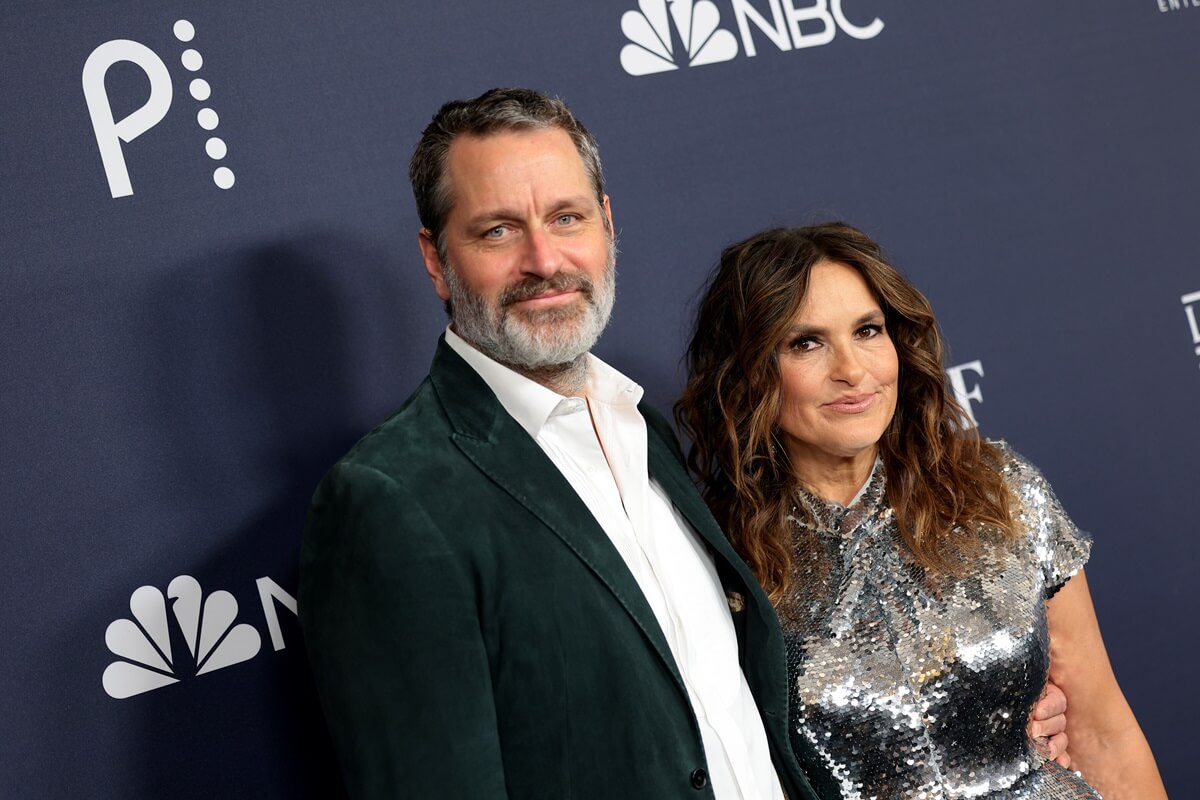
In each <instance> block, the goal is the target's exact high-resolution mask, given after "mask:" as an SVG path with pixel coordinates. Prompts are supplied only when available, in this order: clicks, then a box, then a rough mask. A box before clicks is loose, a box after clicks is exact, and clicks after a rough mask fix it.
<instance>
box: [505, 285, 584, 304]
mask: <svg viewBox="0 0 1200 800" xmlns="http://www.w3.org/2000/svg"><path fill="white" fill-rule="evenodd" d="M579 292H580V290H579V289H578V288H577V287H571V288H569V289H547V290H546V291H544V292H538V293H537V294H534V295H530V296H529V297H521V298H518V299H516V300H514V301H513V304H514V305H516V304H518V303H519V304H521V305H525V306H535V307H536V306H553V305H559V304H560V303H565V302H569V301H570V300H573V299H574V298H575V296H576V295H578V294H579Z"/></svg>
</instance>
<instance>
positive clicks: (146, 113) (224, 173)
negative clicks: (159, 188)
mask: <svg viewBox="0 0 1200 800" xmlns="http://www.w3.org/2000/svg"><path fill="white" fill-rule="evenodd" d="M172 32H173V33H174V34H175V38H176V39H178V40H179V41H180V42H182V43H187V42H191V41H192V40H193V39H194V38H195V37H196V28H195V26H194V25H192V23H190V22H188V21H187V20H185V19H181V20H178V21H177V22H176V23H175V25H174V26H173V28H172ZM122 61H125V62H129V63H131V64H133V65H135V66H137V67H138V68H139V69H141V71H142V72H143V73H144V74H145V76H146V78H147V79H148V80H149V81H150V96H149V97H148V98H146V102H145V103H143V104H142V105H141V106H140V107H139V108H137V109H135V110H134V111H132V112H130V113H129V114H128V115H127V116H125V117H122V118H121V119H120V120H114V119H113V113H112V106H111V104H110V103H109V98H108V90H107V89H106V88H105V86H104V78H105V76H106V75H107V74H108V70H109V68H111V67H112V66H113V65H114V64H117V63H119V62H122ZM179 61H180V63H181V64H182V65H183V68H184V69H185V70H187V71H188V72H189V73H191V74H193V75H196V77H193V78H192V80H191V81H190V82H189V83H188V92H189V93H190V94H191V96H192V98H193V99H194V100H195V101H196V102H197V103H198V104H201V108H200V109H199V111H198V112H197V113H196V123H197V124H198V125H199V126H200V127H201V128H202V129H204V130H205V131H214V130H216V128H217V125H218V124H219V122H220V120H219V118H218V117H217V112H216V111H214V110H213V109H212V108H210V107H209V106H208V105H204V104H205V103H206V102H207V101H208V100H209V98H210V97H211V96H212V87H211V86H210V85H209V83H208V81H206V80H204V79H203V78H201V77H199V75H197V74H196V73H199V72H200V70H201V69H202V68H203V66H204V58H203V57H202V56H201V55H200V51H198V50H196V49H194V48H191V47H189V48H187V49H185V50H184V51H183V52H182V53H181V54H180V56H179ZM173 94H174V89H173V87H172V83H171V73H170V72H169V71H168V70H167V65H166V64H165V63H164V62H163V60H162V59H161V58H159V57H158V55H157V54H156V53H155V52H154V51H153V50H151V49H150V48H149V47H147V46H146V45H144V44H142V43H140V42H134V41H130V40H129V39H113V40H112V41H109V42H105V43H104V44H102V45H100V46H99V47H97V48H96V49H95V50H93V51H92V53H91V55H89V56H88V57H87V61H86V62H84V65H83V96H84V99H85V100H86V101H87V107H88V114H89V115H91V118H92V130H93V131H95V134H96V146H97V147H98V148H99V150H100V161H101V162H102V163H103V165H104V174H105V176H106V177H107V178H108V189H109V193H110V194H111V195H112V196H113V197H114V198H116V197H128V196H129V195H131V194H133V186H132V184H131V183H130V181H129V169H128V168H127V167H126V164H125V151H124V148H123V147H122V142H124V143H125V144H128V143H130V142H132V141H133V140H134V139H136V138H138V137H139V136H141V135H142V134H143V133H145V132H146V131H148V130H150V129H151V128H153V127H154V126H155V125H157V124H158V123H160V122H162V120H163V118H164V117H166V116H167V111H169V110H170V108H171V100H172V97H173ZM227 151H228V148H227V146H226V144H225V141H224V140H223V139H221V138H219V137H217V136H210V137H208V138H207V139H206V140H205V142H204V152H205V153H207V154H208V157H209V158H211V159H212V160H213V161H221V160H222V159H224V158H225V155H226V152H227ZM233 182H234V174H233V170H231V169H230V168H229V167H226V166H220V167H217V168H216V170H214V171H213V183H215V184H216V185H217V186H219V187H220V188H222V189H228V188H230V187H232V186H233Z"/></svg>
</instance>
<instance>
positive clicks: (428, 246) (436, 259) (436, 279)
mask: <svg viewBox="0 0 1200 800" xmlns="http://www.w3.org/2000/svg"><path fill="white" fill-rule="evenodd" d="M417 243H418V244H419V245H421V258H422V259H424V261H425V273H426V274H427V275H429V280H430V281H431V282H432V283H433V290H434V291H435V292H437V296H438V297H440V298H442V299H443V300H449V299H450V290H449V289H447V288H446V278H445V276H444V275H443V274H442V271H443V266H442V259H441V257H440V256H439V255H438V249H437V242H436V241H434V237H433V232H432V231H430V230H429V228H421V231H420V233H418V234H417Z"/></svg>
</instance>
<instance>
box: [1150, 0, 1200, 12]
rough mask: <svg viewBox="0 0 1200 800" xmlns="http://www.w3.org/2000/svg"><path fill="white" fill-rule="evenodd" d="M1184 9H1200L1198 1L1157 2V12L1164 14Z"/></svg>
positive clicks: (1163, 0)
mask: <svg viewBox="0 0 1200 800" xmlns="http://www.w3.org/2000/svg"><path fill="white" fill-rule="evenodd" d="M1184 8H1200V0H1158V10H1159V11H1162V12H1164V13H1165V12H1167V11H1179V10H1181V9H1184Z"/></svg>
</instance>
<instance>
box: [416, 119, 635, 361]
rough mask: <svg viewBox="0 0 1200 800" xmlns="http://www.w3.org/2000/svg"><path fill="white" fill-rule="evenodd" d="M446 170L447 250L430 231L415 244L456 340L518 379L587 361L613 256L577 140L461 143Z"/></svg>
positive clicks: (606, 215) (606, 305) (601, 318)
mask: <svg viewBox="0 0 1200 800" xmlns="http://www.w3.org/2000/svg"><path fill="white" fill-rule="evenodd" d="M446 166H447V174H448V177H449V180H450V186H451V194H452V196H453V198H454V204H453V207H452V208H451V210H450V213H449V215H448V216H447V218H446V223H445V228H444V229H443V232H442V241H443V250H442V252H441V253H439V252H438V249H437V247H436V243H435V242H434V241H433V239H432V237H431V236H430V235H429V233H428V231H422V233H421V239H420V241H421V251H422V255H423V256H424V259H425V268H426V271H427V272H428V273H429V277H430V279H431V280H432V281H433V285H434V288H435V289H436V291H437V293H438V296H439V297H441V298H442V299H443V300H449V301H450V303H451V306H452V307H453V311H452V320H451V322H452V324H453V327H454V330H455V332H457V333H458V334H459V335H460V336H462V337H463V338H464V339H466V340H467V341H469V342H470V343H471V344H473V345H475V346H476V347H477V348H479V349H480V350H481V351H482V352H484V353H486V354H487V355H489V356H491V357H492V358H494V359H495V360H497V361H499V362H501V363H504V364H509V365H511V366H515V367H520V368H531V369H537V368H544V367H549V366H555V365H559V364H566V363H570V362H572V361H574V360H575V359H576V358H578V357H579V356H581V355H583V354H584V353H586V352H588V351H589V350H590V349H591V348H592V345H594V344H595V342H596V340H597V339H598V338H599V337H600V333H601V332H602V331H603V330H604V326H605V325H606V324H607V323H608V317H609V314H610V313H611V311H612V304H613V296H614V290H615V256H614V253H615V251H614V247H613V238H612V234H611V231H612V215H611V212H610V210H609V204H608V198H607V197H605V198H604V202H603V205H598V204H597V202H596V196H595V194H594V192H593V190H592V184H591V181H590V180H589V179H588V175H587V170H586V169H585V168H584V165H583V160H582V159H581V158H580V157H579V153H578V152H577V151H576V149H575V145H574V144H573V143H572V142H571V138H570V136H568V135H567V134H566V133H565V132H564V131H562V130H560V129H558V128H550V129H546V130H536V131H516V132H505V133H498V134H494V135H491V136H483V137H479V136H461V137H459V138H457V139H455V140H454V142H453V143H452V144H451V145H450V151H449V154H448V157H447V165H446Z"/></svg>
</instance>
